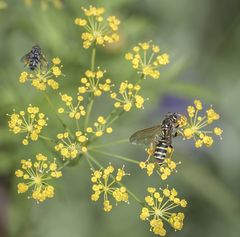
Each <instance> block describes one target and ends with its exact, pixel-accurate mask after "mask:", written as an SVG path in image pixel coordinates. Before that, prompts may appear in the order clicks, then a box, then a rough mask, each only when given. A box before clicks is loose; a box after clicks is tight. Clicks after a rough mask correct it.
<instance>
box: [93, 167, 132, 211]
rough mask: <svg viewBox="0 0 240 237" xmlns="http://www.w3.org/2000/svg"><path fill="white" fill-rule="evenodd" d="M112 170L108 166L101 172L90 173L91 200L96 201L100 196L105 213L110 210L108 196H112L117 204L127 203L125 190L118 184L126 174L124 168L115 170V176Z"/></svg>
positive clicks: (112, 168)
mask: <svg viewBox="0 0 240 237" xmlns="http://www.w3.org/2000/svg"><path fill="white" fill-rule="evenodd" d="M114 170H115V169H114V167H113V166H112V165H109V166H108V167H107V168H105V169H103V170H93V171H92V178H91V181H92V183H93V186H92V190H93V192H94V193H93V194H92V196H91V199H92V201H97V200H98V199H99V198H100V196H101V194H102V196H103V209H104V211H106V212H109V211H111V210H112V205H111V204H110V201H109V196H112V197H113V198H114V199H115V201H116V202H117V203H118V202H128V193H127V189H126V188H125V187H124V186H122V185H120V184H119V183H118V182H119V181H121V180H122V178H123V177H124V176H126V175H127V174H126V173H125V171H124V168H121V169H118V170H117V173H116V174H115V175H113V173H114ZM116 184H118V186H116Z"/></svg>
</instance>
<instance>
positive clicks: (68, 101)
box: [58, 93, 86, 120]
mask: <svg viewBox="0 0 240 237" xmlns="http://www.w3.org/2000/svg"><path fill="white" fill-rule="evenodd" d="M60 96H61V99H62V101H63V102H64V103H65V105H66V107H67V109H64V108H62V107H61V108H59V109H58V113H60V114H62V113H65V114H67V115H68V116H69V118H72V119H76V120H79V119H80V118H81V117H83V116H85V115H86V111H85V108H84V106H83V105H81V103H82V101H83V100H84V98H83V96H81V95H77V103H76V105H73V102H72V101H73V98H72V97H71V96H69V95H67V94H61V93H60Z"/></svg>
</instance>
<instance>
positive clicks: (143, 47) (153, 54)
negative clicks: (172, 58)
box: [125, 42, 169, 79]
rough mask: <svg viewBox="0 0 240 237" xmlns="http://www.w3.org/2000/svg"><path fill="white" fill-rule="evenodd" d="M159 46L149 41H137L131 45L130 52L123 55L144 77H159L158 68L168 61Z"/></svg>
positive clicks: (166, 55) (167, 57)
mask: <svg viewBox="0 0 240 237" xmlns="http://www.w3.org/2000/svg"><path fill="white" fill-rule="evenodd" d="M159 52H160V48H159V47H158V46H156V45H154V44H151V43H150V42H145V43H139V44H138V46H135V47H133V49H132V52H129V53H127V54H126V55H125V59H126V60H128V61H131V62H132V67H133V68H134V69H136V70H137V71H138V73H140V74H141V75H143V76H144V78H147V77H152V78H153V79H158V78H159V77H160V72H159V68H160V67H161V66H164V65H166V64H168V63H169V56H168V54H166V53H163V54H160V53H159Z"/></svg>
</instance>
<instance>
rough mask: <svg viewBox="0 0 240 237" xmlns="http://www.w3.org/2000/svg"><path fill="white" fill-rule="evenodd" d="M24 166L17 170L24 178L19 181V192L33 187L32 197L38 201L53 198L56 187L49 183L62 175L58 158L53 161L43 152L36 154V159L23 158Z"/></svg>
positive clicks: (18, 175) (19, 176) (17, 174)
mask: <svg viewBox="0 0 240 237" xmlns="http://www.w3.org/2000/svg"><path fill="white" fill-rule="evenodd" d="M21 164H22V167H21V169H18V170H17V171H16V172H15V175H16V176H17V177H18V178H21V179H23V181H22V182H21V183H18V186H17V187H18V193H25V192H27V191H28V190H29V189H32V191H31V195H30V198H33V199H35V200H36V201H37V202H43V201H45V200H46V199H47V198H53V196H54V187H53V186H52V185H50V184H48V181H49V180H51V179H57V178H60V177H61V176H62V172H61V171H60V170H59V169H58V165H57V164H56V159H54V160H53V161H52V162H51V161H49V160H48V158H47V157H46V156H44V155H42V154H38V155H36V160H35V161H34V162H33V161H31V160H30V159H29V160H21Z"/></svg>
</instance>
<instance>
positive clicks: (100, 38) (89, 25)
mask: <svg viewBox="0 0 240 237" xmlns="http://www.w3.org/2000/svg"><path fill="white" fill-rule="evenodd" d="M82 9H83V11H84V14H85V18H76V19H75V24H76V25H78V26H80V27H83V28H84V29H85V32H83V33H82V39H83V47H84V48H89V47H90V46H91V45H92V44H97V45H103V46H105V44H107V43H114V42H117V41H118V40H119V35H118V34H117V33H116V32H117V30H118V26H119V24H120V20H119V19H118V18H117V17H115V16H109V17H108V18H104V16H103V14H104V11H105V9H104V8H103V7H101V8H96V7H93V6H89V8H88V9H86V8H82Z"/></svg>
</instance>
